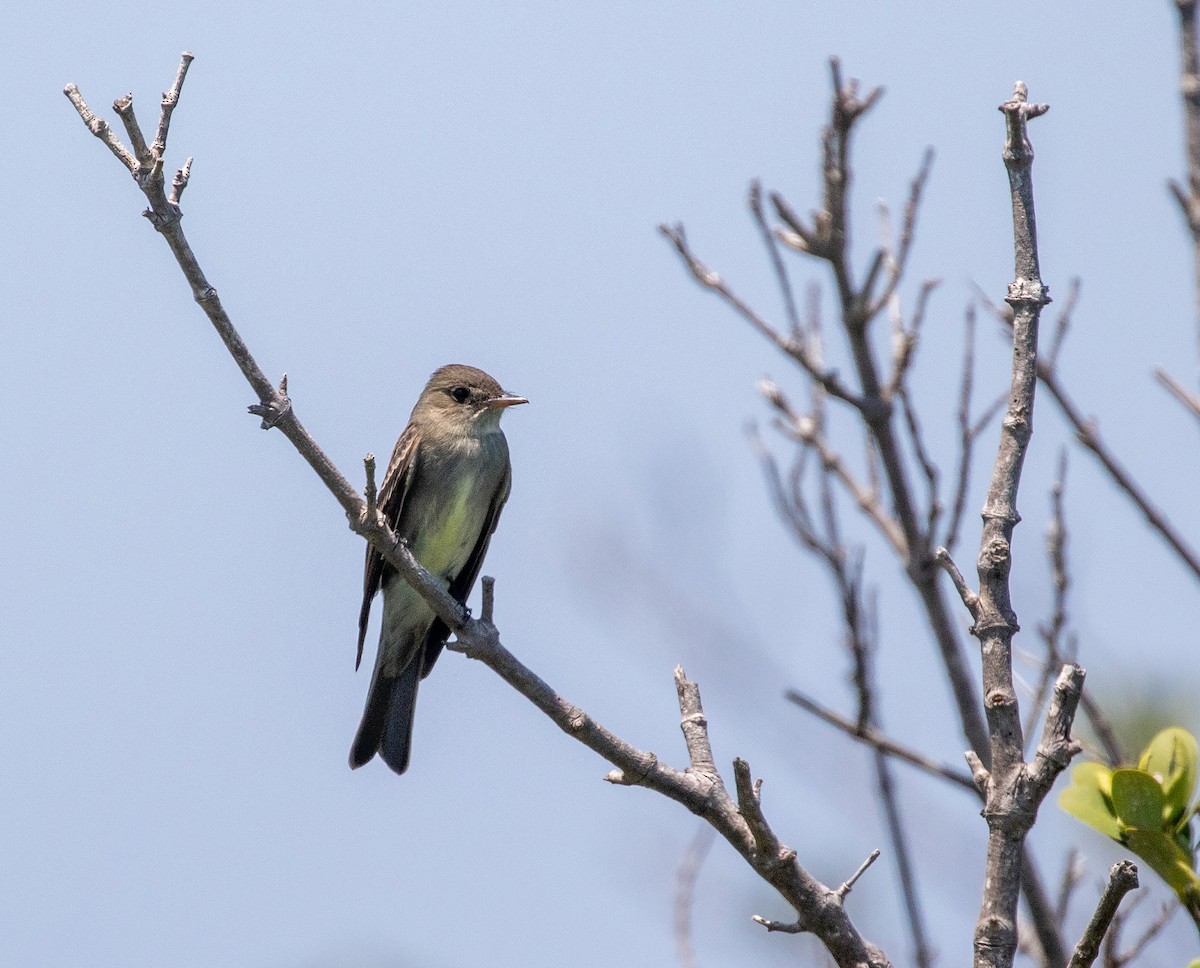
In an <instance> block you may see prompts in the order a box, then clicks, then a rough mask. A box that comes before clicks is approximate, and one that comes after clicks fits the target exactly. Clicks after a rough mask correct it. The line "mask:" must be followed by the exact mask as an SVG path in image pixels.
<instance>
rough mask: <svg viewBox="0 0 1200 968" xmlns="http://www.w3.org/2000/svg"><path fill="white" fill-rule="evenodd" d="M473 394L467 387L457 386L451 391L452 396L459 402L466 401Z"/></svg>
mask: <svg viewBox="0 0 1200 968" xmlns="http://www.w3.org/2000/svg"><path fill="white" fill-rule="evenodd" d="M470 395H471V391H470V390H468V389H467V388H466V387H455V388H454V389H453V390H451V391H450V396H452V397H454V399H455V400H457V401H458V402H459V403H466V402H467V397H469V396H470Z"/></svg>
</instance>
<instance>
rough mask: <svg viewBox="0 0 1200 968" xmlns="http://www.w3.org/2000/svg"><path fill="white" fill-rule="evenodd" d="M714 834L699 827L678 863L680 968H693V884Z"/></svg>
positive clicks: (676, 877) (705, 826) (678, 954)
mask: <svg viewBox="0 0 1200 968" xmlns="http://www.w3.org/2000/svg"><path fill="white" fill-rule="evenodd" d="M714 839H715V837H714V832H713V828H712V827H710V826H709V825H708V824H701V825H700V827H699V829H697V831H696V834H695V836H694V837H692V839H691V842H690V843H689V844H688V846H687V850H685V851H684V854H683V859H682V860H681V861H680V862H679V870H678V872H677V873H676V875H675V917H674V923H675V954H676V956H677V957H678V959H679V968H696V946H695V944H694V943H693V941H692V908H693V907H694V902H695V897H696V881H697V880H698V879H699V877H700V868H701V867H702V866H703V865H704V861H705V858H707V857H708V852H709V850H711V849H712V845H713V840H714Z"/></svg>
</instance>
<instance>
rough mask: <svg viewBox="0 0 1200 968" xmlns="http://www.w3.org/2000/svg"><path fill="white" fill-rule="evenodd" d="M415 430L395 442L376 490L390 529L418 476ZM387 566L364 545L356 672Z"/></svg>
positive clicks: (408, 429) (411, 428) (372, 548)
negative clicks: (372, 605)
mask: <svg viewBox="0 0 1200 968" xmlns="http://www.w3.org/2000/svg"><path fill="white" fill-rule="evenodd" d="M417 439H418V434H417V430H416V428H415V427H414V426H413V425H412V424H411V423H410V424H409V425H408V426H407V427H405V428H404V433H402V434H401V435H400V439H399V440H397V441H396V447H395V449H394V450H393V451H392V459H391V461H390V462H389V463H388V469H387V473H386V474H384V475H383V486H382V487H381V488H380V489H379V499H378V506H379V513H380V514H382V515H383V518H384V520H385V521H387V523H388V525H389V526H391V527H392V528H393V529H395V528H397V527H398V526H399V523H400V515H401V513H402V512H403V510H404V501H405V498H406V497H407V496H408V495H409V494H410V493H411V491H412V488H413V483H414V481H415V480H416V476H417V449H418V448H417ZM386 567H387V563H386V562H385V561H384V560H383V555H381V554H380V553H379V552H378V551H377V550H376V549H375V546H374V545H372V544H369V543H368V544H367V561H366V566H365V567H364V569H363V602H362V610H361V611H360V612H359V613H358V655H357V657H356V658H355V660H354V668H355V669H356V670H357V669H358V667H359V665H360V664H361V663H362V654H363V642H364V641H365V640H366V637H367V620H368V619H369V618H370V617H371V601H372V600H373V599H374V598H375V593H376V592H377V591H379V586H380V583H381V582H382V581H383V575H384V571H385V569H386Z"/></svg>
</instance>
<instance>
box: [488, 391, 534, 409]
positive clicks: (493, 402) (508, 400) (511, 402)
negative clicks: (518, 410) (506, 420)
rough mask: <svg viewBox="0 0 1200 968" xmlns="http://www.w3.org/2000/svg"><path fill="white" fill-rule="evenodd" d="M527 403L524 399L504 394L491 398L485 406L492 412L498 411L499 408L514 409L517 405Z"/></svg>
mask: <svg viewBox="0 0 1200 968" xmlns="http://www.w3.org/2000/svg"><path fill="white" fill-rule="evenodd" d="M528 402H529V401H528V400H526V399H525V398H524V397H518V396H514V395H513V394H511V393H505V394H503V395H502V396H499V397H492V399H490V400H489V401H488V402H487V406H488V407H490V408H492V409H494V410H499V409H500V408H501V407H515V406H517V404H520V403H528Z"/></svg>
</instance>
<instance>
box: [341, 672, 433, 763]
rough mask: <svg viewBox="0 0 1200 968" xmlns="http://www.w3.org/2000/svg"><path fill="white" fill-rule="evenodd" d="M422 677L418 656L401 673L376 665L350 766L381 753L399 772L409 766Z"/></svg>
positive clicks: (353, 747) (386, 761) (355, 739)
mask: <svg viewBox="0 0 1200 968" xmlns="http://www.w3.org/2000/svg"><path fill="white" fill-rule="evenodd" d="M420 681H421V660H420V657H419V656H418V657H416V658H415V659H414V660H413V661H412V662H409V664H408V665H407V666H405V667H404V669H403V671H402V672H401V673H400V674H399V675H398V676H385V675H380V672H379V669H378V668H376V670H375V674H374V675H373V676H372V678H371V688H370V690H369V691H368V692H367V706H366V709H364V710H363V718H362V722H361V723H360V724H359V727H358V734H357V735H356V736H355V737H354V745H353V746H351V747H350V768H351V769H352V770H356V769H358V768H359V767H360V766H363V765H364V764H366V763H369V762H370V761H371V759H372V757H374V756H375V754H376V753H378V754H379V755H380V756H381V757H383V762H385V763H386V764H387V765H388V766H389V767H391V768H392V769H393V770H395V771H396V772H397V773H403V772H404V771H405V770H407V769H408V754H409V750H410V749H411V747H412V730H413V714H414V712H415V711H416V708H417V685H418V684H419V683H420Z"/></svg>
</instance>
